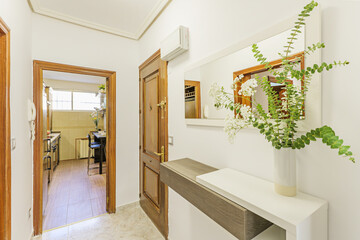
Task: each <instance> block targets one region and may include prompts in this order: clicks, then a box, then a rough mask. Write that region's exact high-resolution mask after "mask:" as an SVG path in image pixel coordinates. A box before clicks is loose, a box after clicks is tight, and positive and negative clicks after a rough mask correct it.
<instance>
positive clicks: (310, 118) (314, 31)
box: [184, 6, 322, 131]
mask: <svg viewBox="0 0 360 240" xmlns="http://www.w3.org/2000/svg"><path fill="white" fill-rule="evenodd" d="M296 20H297V16H294V17H292V18H289V19H287V20H285V21H282V22H280V23H278V24H276V25H274V26H273V27H270V28H268V29H266V30H264V31H261V32H259V33H257V34H255V35H253V36H251V37H249V38H247V39H244V40H242V41H240V42H239V43H237V44H235V45H232V46H230V47H228V48H225V49H223V50H221V51H219V52H218V53H216V54H214V55H211V56H209V57H206V58H205V59H203V60H201V61H199V62H197V63H195V64H192V65H191V66H189V67H188V68H186V70H185V73H186V72H188V71H190V70H193V69H196V68H198V67H200V66H202V65H204V64H207V63H210V62H212V61H215V60H217V59H219V58H222V57H225V56H227V55H229V54H231V53H234V52H236V51H239V50H241V49H244V48H246V47H249V46H251V45H252V44H253V43H257V42H261V41H263V40H265V39H268V38H270V37H272V36H275V35H277V34H280V33H282V32H284V31H287V30H289V29H291V28H292V27H293V26H294V22H295V21H296ZM317 42H321V17H320V6H318V7H317V8H315V9H314V11H313V12H312V13H311V16H310V17H308V19H307V20H306V27H305V49H306V48H307V46H311V45H312V44H314V43H317ZM315 63H316V64H318V65H320V63H321V51H316V52H315V53H313V54H311V55H307V56H306V60H305V68H307V67H308V66H312V65H313V64H315ZM185 73H184V77H185ZM184 79H185V78H184ZM321 89H322V84H321V74H319V73H316V74H314V76H313V78H312V81H311V83H310V85H309V92H308V93H307V97H306V100H305V106H306V107H305V119H304V120H301V121H299V123H298V125H299V130H300V131H308V130H310V129H314V128H316V127H320V126H321V124H322V112H321V106H322V91H321ZM185 122H186V124H187V125H195V126H212V127H224V124H225V120H224V119H185Z"/></svg>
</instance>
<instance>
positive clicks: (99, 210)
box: [43, 160, 106, 230]
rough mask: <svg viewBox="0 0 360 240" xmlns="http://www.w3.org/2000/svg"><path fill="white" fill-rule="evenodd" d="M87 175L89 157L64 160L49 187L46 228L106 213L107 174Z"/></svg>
mask: <svg viewBox="0 0 360 240" xmlns="http://www.w3.org/2000/svg"><path fill="white" fill-rule="evenodd" d="M96 172H98V169H94V170H92V172H91V173H92V174H93V175H92V176H88V175H87V160H68V161H61V162H60V165H59V166H58V167H57V168H56V170H55V172H54V175H53V180H52V182H51V184H50V188H49V197H48V203H47V207H46V212H45V217H44V224H43V228H44V230H48V229H52V228H56V227H60V226H63V225H66V224H70V223H73V222H77V221H80V220H84V219H86V218H90V217H94V216H98V215H101V214H103V213H106V182H105V181H106V180H105V174H103V175H99V174H94V173H96Z"/></svg>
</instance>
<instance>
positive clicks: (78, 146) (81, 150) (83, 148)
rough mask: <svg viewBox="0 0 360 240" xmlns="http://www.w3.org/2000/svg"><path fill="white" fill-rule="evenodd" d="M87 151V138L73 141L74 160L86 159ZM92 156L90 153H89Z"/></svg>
mask: <svg viewBox="0 0 360 240" xmlns="http://www.w3.org/2000/svg"><path fill="white" fill-rule="evenodd" d="M88 151H89V140H88V139H87V138H77V139H75V155H76V156H75V158H76V159H80V158H87V157H88ZM90 154H92V152H90Z"/></svg>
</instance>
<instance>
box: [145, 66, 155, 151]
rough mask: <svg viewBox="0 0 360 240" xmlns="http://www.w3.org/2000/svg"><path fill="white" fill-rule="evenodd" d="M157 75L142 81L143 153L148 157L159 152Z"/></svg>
mask: <svg viewBox="0 0 360 240" xmlns="http://www.w3.org/2000/svg"><path fill="white" fill-rule="evenodd" d="M158 88H159V74H158V73H155V74H153V75H151V76H150V77H147V78H146V79H145V81H144V103H143V106H144V123H145V124H144V151H145V152H146V153H148V154H150V155H154V152H158V150H159V140H158V139H159V109H158V106H157V104H158V102H159V100H158V99H159V98H158V95H159V93H158Z"/></svg>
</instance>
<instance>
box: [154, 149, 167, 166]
mask: <svg viewBox="0 0 360 240" xmlns="http://www.w3.org/2000/svg"><path fill="white" fill-rule="evenodd" d="M154 154H155V155H157V156H159V157H160V162H162V163H163V162H164V161H165V147H164V146H162V147H161V153H158V152H154Z"/></svg>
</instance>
